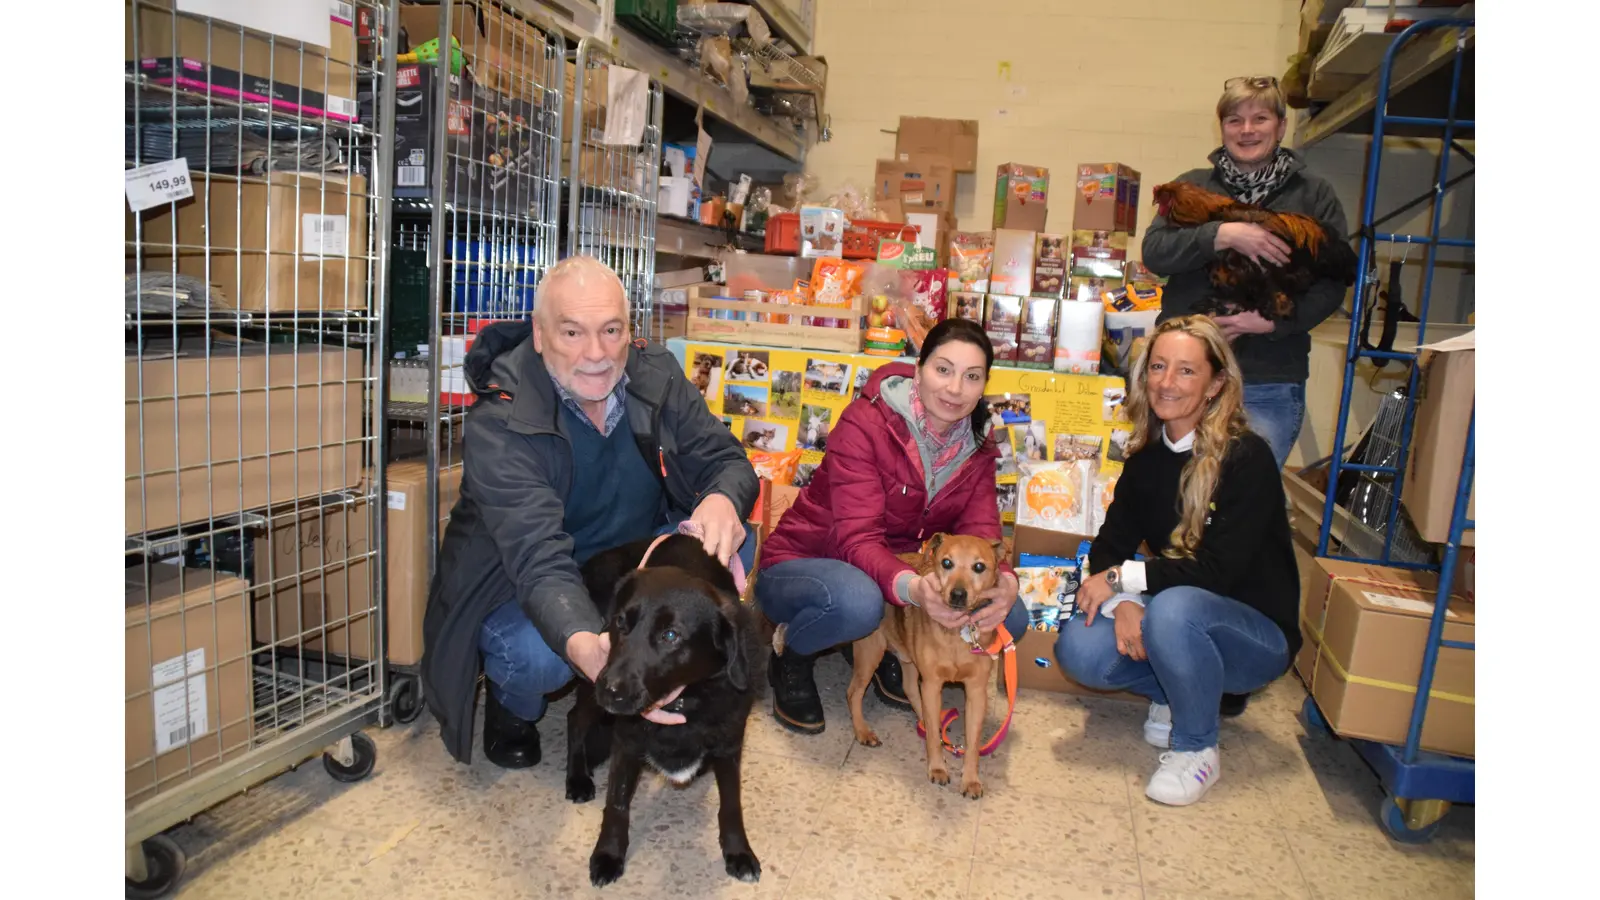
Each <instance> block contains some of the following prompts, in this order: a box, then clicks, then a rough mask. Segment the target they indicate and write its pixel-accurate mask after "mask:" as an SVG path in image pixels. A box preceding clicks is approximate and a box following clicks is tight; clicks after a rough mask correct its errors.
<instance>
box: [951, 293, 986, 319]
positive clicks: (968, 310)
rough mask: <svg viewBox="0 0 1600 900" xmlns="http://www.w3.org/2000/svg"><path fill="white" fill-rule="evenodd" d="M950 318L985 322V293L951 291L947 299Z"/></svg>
mask: <svg viewBox="0 0 1600 900" xmlns="http://www.w3.org/2000/svg"><path fill="white" fill-rule="evenodd" d="M945 308H946V309H947V310H948V311H949V316H948V318H951V319H966V320H967V321H969V322H977V323H978V324H980V325H981V324H983V295H982V294H979V293H975V292H973V291H951V292H950V295H949V298H948V299H947V300H946V301H945Z"/></svg>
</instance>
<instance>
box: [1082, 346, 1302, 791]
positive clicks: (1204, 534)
mask: <svg viewBox="0 0 1600 900" xmlns="http://www.w3.org/2000/svg"><path fill="white" fill-rule="evenodd" d="M1131 371H1132V372H1133V373H1135V375H1134V377H1133V379H1132V383H1131V384H1129V386H1128V406H1127V408H1128V416H1129V419H1130V421H1132V422H1133V428H1134V432H1133V435H1132V437H1131V438H1130V439H1129V441H1128V454H1129V455H1128V461H1127V464H1126V467H1125V468H1124V470H1123V473H1122V477H1121V479H1120V480H1119V481H1118V482H1117V492H1116V496H1115V498H1114V499H1113V500H1112V502H1111V507H1110V509H1108V510H1107V511H1106V521H1105V525H1104V526H1103V527H1102V528H1101V530H1100V534H1099V536H1098V537H1096V538H1095V541H1094V544H1093V546H1092V548H1091V550H1090V552H1089V569H1090V572H1092V573H1093V574H1092V575H1091V576H1090V577H1089V578H1088V579H1086V580H1085V582H1084V584H1083V586H1082V588H1080V590H1079V593H1078V604H1079V606H1080V608H1081V609H1082V610H1083V613H1084V615H1083V616H1082V617H1081V619H1080V620H1074V621H1073V622H1071V623H1069V624H1068V625H1066V626H1063V627H1062V629H1061V634H1060V637H1059V638H1058V639H1057V641H1056V659H1057V660H1058V661H1059V662H1060V663H1061V666H1062V668H1064V669H1065V670H1066V671H1067V672H1069V673H1070V674H1071V675H1072V677H1073V678H1075V679H1077V680H1078V681H1079V682H1081V683H1083V684H1085V685H1088V686H1090V687H1095V688H1100V689H1104V690H1127V691H1132V692H1134V693H1137V694H1139V695H1141V696H1144V697H1148V698H1150V714H1149V718H1148V719H1147V720H1146V722H1145V726H1144V734H1145V740H1147V741H1149V742H1150V743H1151V744H1154V745H1156V746H1158V747H1161V748H1163V749H1165V750H1166V751H1167V752H1164V753H1162V754H1161V760H1160V766H1159V768H1158V769H1157V771H1156V773H1155V774H1154V776H1152V777H1151V779H1150V782H1149V784H1148V785H1147V786H1146V787H1145V795H1146V796H1147V797H1149V798H1150V799H1152V800H1155V801H1157V802H1159V803H1165V804H1168V805H1173V806H1186V805H1188V804H1190V803H1194V802H1195V801H1197V800H1199V799H1200V798H1201V797H1202V796H1204V795H1205V793H1206V791H1207V790H1209V789H1210V788H1211V785H1213V784H1215V783H1216V781H1217V778H1218V777H1220V775H1221V774H1222V766H1221V760H1220V759H1219V757H1218V753H1217V731H1218V727H1219V725H1220V721H1221V720H1220V715H1219V713H1218V703H1219V701H1220V699H1221V696H1222V693H1223V692H1224V691H1228V692H1231V693H1246V692H1249V691H1252V690H1255V689H1257V688H1260V687H1261V686H1263V685H1265V684H1268V683H1270V682H1271V681H1273V680H1274V679H1276V678H1278V677H1279V676H1281V675H1282V674H1283V673H1284V672H1285V671H1287V670H1288V668H1289V662H1290V660H1292V659H1293V658H1294V654H1295V653H1296V652H1297V651H1298V650H1299V645H1300V630H1299V627H1298V624H1297V623H1296V622H1295V617H1296V615H1297V610H1298V601H1299V592H1300V587H1299V575H1298V572H1297V569H1296V566H1295V558H1294V550H1293V548H1292V546H1291V544H1290V540H1289V520H1288V516H1287V514H1286V513H1285V509H1284V507H1285V501H1284V493H1283V484H1282V482H1281V481H1280V480H1279V475H1278V467H1277V464H1276V462H1275V461H1274V459H1273V455H1272V450H1271V448H1270V447H1268V446H1267V442H1266V441H1265V440H1263V439H1262V438H1261V437H1260V436H1259V435H1257V434H1255V433H1254V432H1252V431H1250V429H1249V427H1248V425H1247V424H1246V419H1245V413H1244V404H1243V384H1242V379H1241V378H1240V376H1239V364H1238V362H1237V361H1236V360H1235V359H1234V356H1233V352H1232V350H1231V348H1230V347H1229V346H1228V339H1227V338H1226V337H1225V336H1224V335H1223V333H1222V330H1221V329H1220V328H1218V327H1217V325H1216V323H1215V322H1213V321H1212V320H1210V319H1209V318H1206V317H1205V316H1185V317H1183V318H1177V319H1171V320H1168V321H1166V322H1163V323H1161V325H1160V326H1159V327H1158V328H1157V329H1156V333H1155V335H1154V336H1153V338H1152V339H1151V341H1150V342H1149V343H1147V344H1146V345H1145V347H1144V349H1143V350H1142V351H1141V352H1140V354H1139V356H1138V357H1137V358H1136V359H1135V361H1134V364H1133V367H1132V370H1131ZM1141 542H1143V543H1146V544H1148V545H1149V546H1150V547H1151V548H1152V550H1153V551H1154V554H1153V556H1152V557H1151V558H1149V559H1146V560H1141V561H1135V560H1134V559H1133V557H1134V552H1135V550H1136V549H1137V548H1138V546H1139V544H1140V543H1141ZM1168 748H1170V749H1168Z"/></svg>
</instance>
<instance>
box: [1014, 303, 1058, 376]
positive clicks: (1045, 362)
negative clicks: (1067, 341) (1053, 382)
mask: <svg viewBox="0 0 1600 900" xmlns="http://www.w3.org/2000/svg"><path fill="white" fill-rule="evenodd" d="M1057 303H1058V301H1056V300H1052V299H1050V298H1049V297H1027V298H1024V299H1023V301H1022V326H1021V328H1020V329H1018V332H1017V365H1019V366H1021V367H1023V368H1026V369H1048V368H1050V367H1051V366H1052V365H1054V360H1055V343H1054V341H1055V328H1056V304H1057Z"/></svg>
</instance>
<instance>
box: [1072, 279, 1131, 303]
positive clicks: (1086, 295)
mask: <svg viewBox="0 0 1600 900" xmlns="http://www.w3.org/2000/svg"><path fill="white" fill-rule="evenodd" d="M1120 287H1122V279H1120V278H1101V277H1099V276H1096V275H1073V276H1071V277H1070V278H1068V279H1067V294H1066V296H1065V297H1064V298H1062V299H1065V300H1076V301H1079V302H1081V303H1098V304H1101V305H1104V304H1105V297H1106V294H1107V293H1109V292H1110V291H1114V290H1117V289H1118V288H1120Z"/></svg>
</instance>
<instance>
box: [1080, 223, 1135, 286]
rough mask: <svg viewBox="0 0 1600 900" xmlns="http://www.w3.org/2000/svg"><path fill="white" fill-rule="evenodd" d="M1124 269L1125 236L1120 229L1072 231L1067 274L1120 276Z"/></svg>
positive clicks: (1105, 276) (1126, 244) (1126, 254)
mask: <svg viewBox="0 0 1600 900" xmlns="http://www.w3.org/2000/svg"><path fill="white" fill-rule="evenodd" d="M1127 269H1128V235H1127V234H1126V233H1125V232H1121V231H1091V230H1083V231H1074V232H1072V262H1071V270H1072V271H1071V274H1073V275H1077V276H1080V277H1086V278H1122V277H1124V276H1125V275H1126V274H1127Z"/></svg>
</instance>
